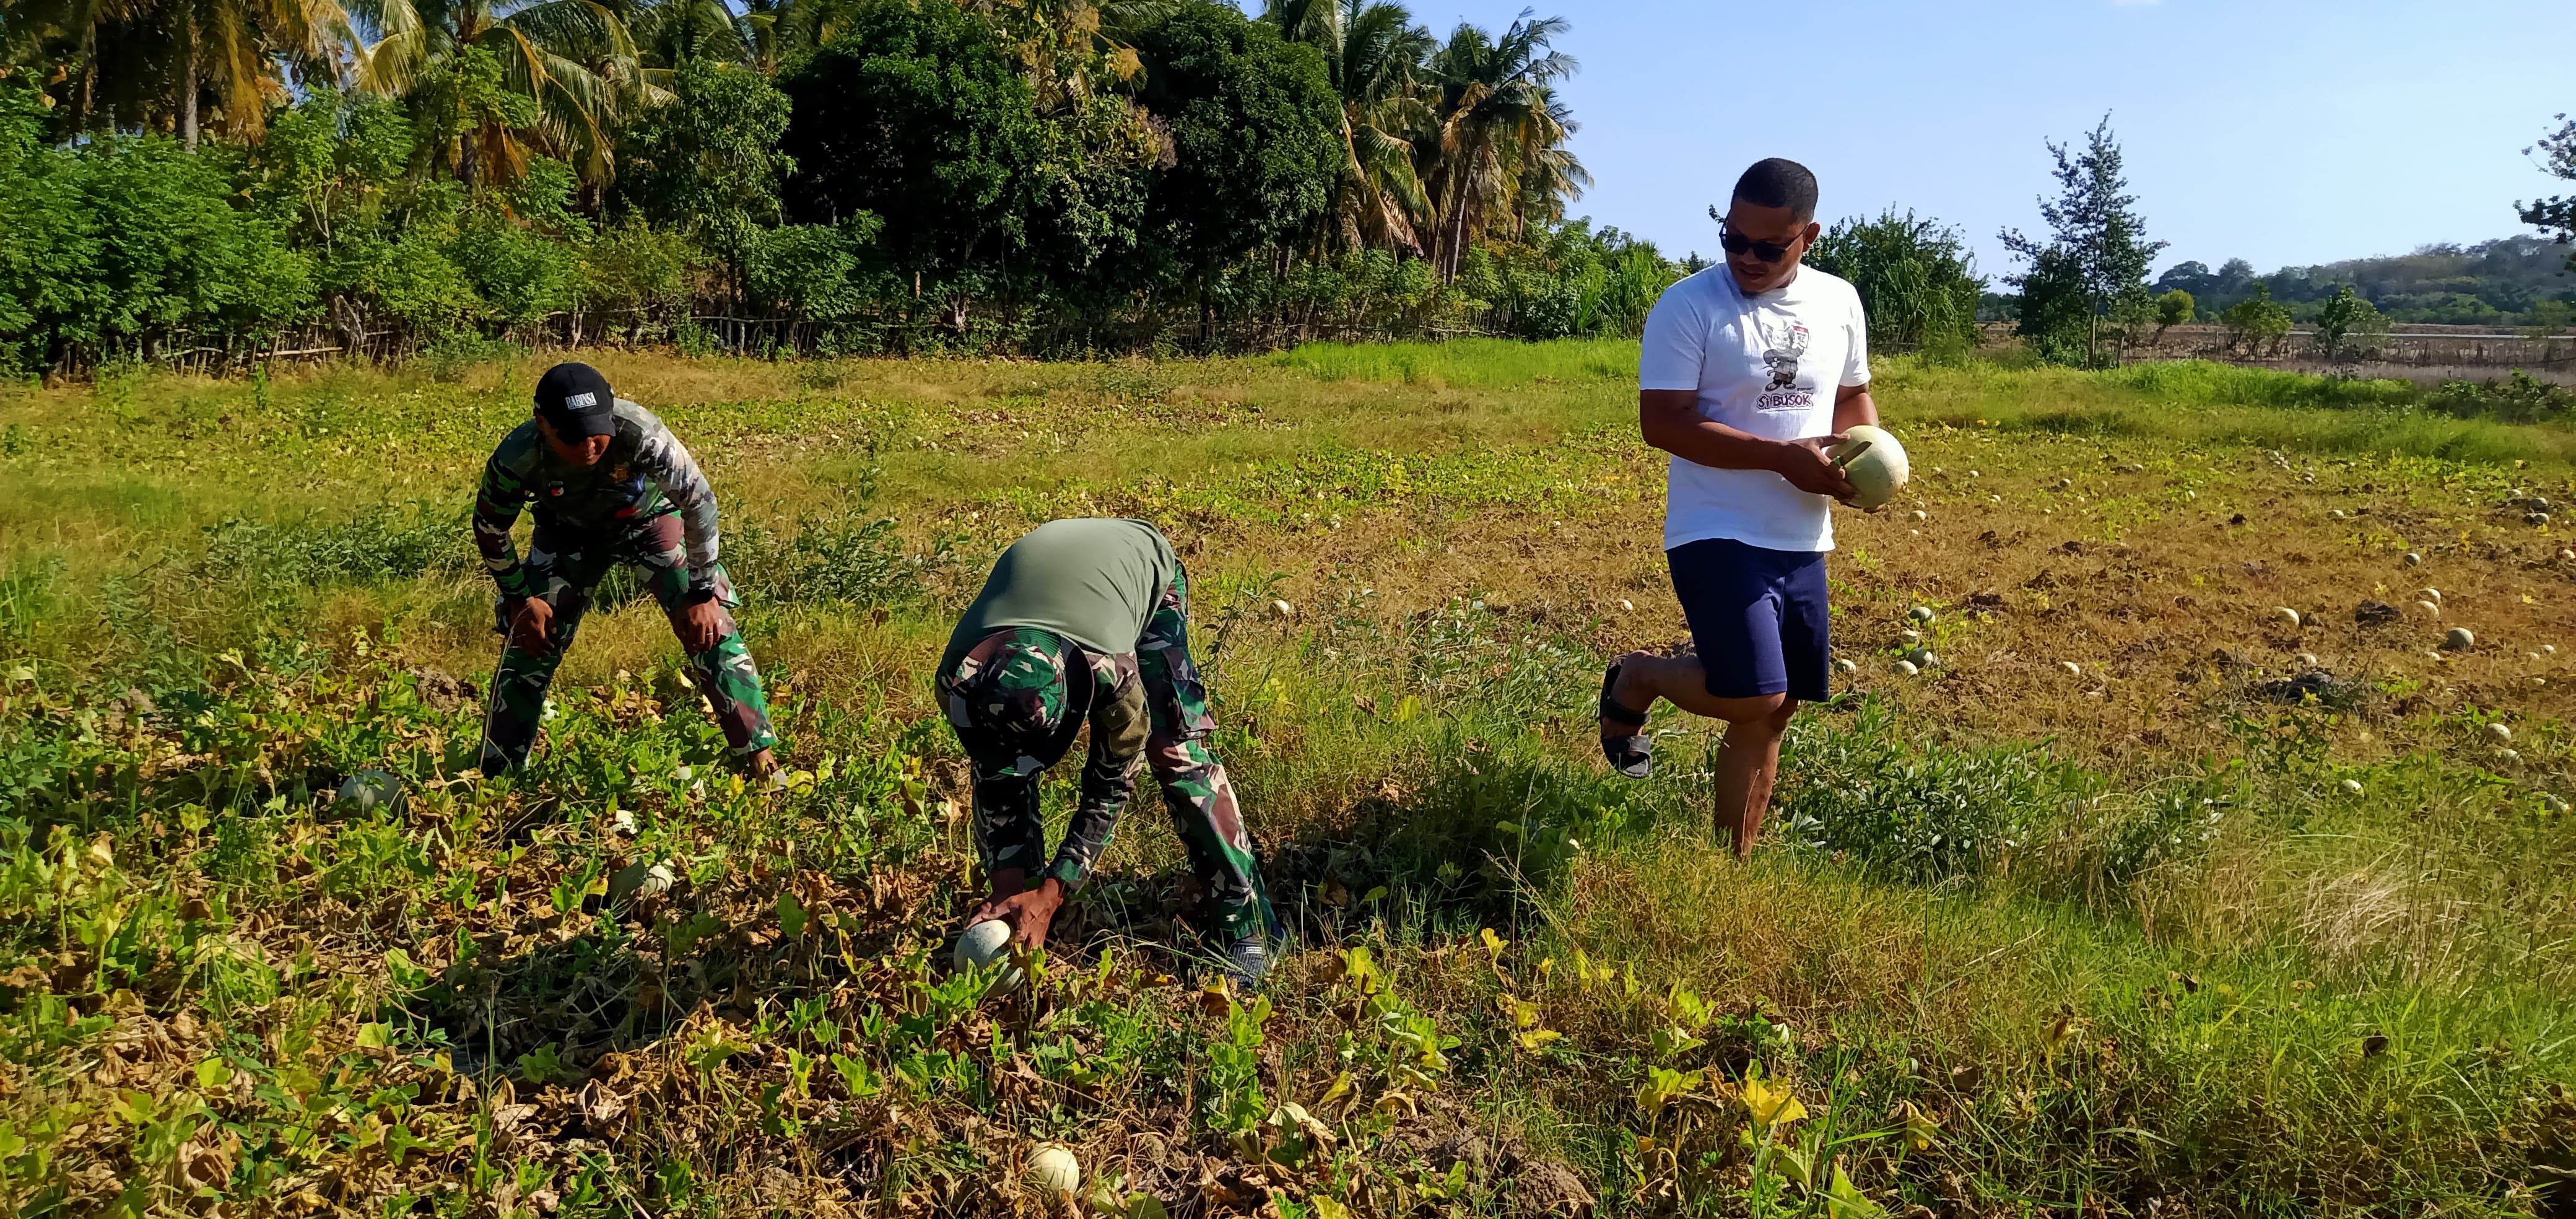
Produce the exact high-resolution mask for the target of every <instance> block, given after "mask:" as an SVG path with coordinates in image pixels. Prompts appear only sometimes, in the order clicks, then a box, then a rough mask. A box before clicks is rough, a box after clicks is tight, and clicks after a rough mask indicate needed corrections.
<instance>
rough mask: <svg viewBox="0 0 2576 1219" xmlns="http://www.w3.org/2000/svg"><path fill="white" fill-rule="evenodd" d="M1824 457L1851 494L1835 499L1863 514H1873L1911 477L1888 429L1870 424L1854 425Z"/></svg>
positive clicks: (1902, 447) (1885, 504)
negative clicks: (1849, 489)
mask: <svg viewBox="0 0 2576 1219" xmlns="http://www.w3.org/2000/svg"><path fill="white" fill-rule="evenodd" d="M1824 455H1825V457H1826V459H1827V460H1828V461H1830V462H1831V463H1832V464H1833V465H1834V467H1835V472H1836V473H1838V474H1841V475H1842V476H1843V481H1844V484H1845V485H1846V486H1849V487H1850V488H1851V489H1852V490H1851V494H1849V495H1837V496H1835V497H1834V498H1836V499H1839V500H1841V501H1843V502H1844V503H1846V504H1850V505H1851V506H1852V507H1855V508H1858V509H1860V510H1862V511H1864V512H1876V511H1878V510H1879V509H1881V508H1884V507H1886V506H1887V502H1888V501H1889V500H1892V499H1895V498H1896V493H1897V492H1898V491H1901V490H1904V489H1905V480H1906V479H1907V478H1908V477H1910V476H1911V475H1912V471H1911V469H1910V468H1909V467H1908V466H1907V464H1906V460H1905V446H1904V445H1902V444H1899V443H1897V440H1896V437H1895V436H1893V435H1891V434H1889V432H1888V431H1887V429H1885V428H1882V427H1877V426H1874V425H1871V424H1857V425H1854V426H1853V427H1851V428H1848V429H1845V430H1844V432H1843V433H1842V435H1840V436H1838V437H1835V438H1834V442H1833V444H1832V445H1830V446H1829V447H1827V448H1826V449H1825V450H1824Z"/></svg>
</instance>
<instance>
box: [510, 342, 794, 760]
mask: <svg viewBox="0 0 2576 1219" xmlns="http://www.w3.org/2000/svg"><path fill="white" fill-rule="evenodd" d="M531 502H533V504H534V509H533V511H534V513H535V515H536V531H535V533H534V534H532V535H531V536H530V537H529V539H528V557H527V561H526V562H524V563H523V562H521V561H520V560H519V556H518V553H517V551H516V550H515V548H513V547H512V546H511V544H510V528H511V526H512V525H514V524H516V523H517V522H518V519H519V510H520V508H521V507H522V506H525V505H528V504H530V503H531ZM474 544H475V546H476V547H477V548H479V549H480V550H481V551H482V552H483V564H484V566H485V567H487V568H489V569H490V570H491V572H492V581H493V583H495V584H497V585H499V586H500V598H499V600H498V602H497V603H496V605H495V608H494V618H495V621H496V626H497V629H498V630H499V631H500V632H501V634H502V635H503V636H504V637H505V638H506V640H507V642H506V643H505V644H504V645H503V647H502V650H501V667H500V669H499V671H498V672H496V673H494V674H493V677H492V702H491V707H490V709H489V710H488V711H487V712H486V714H485V716H484V721H483V750H482V768H483V772H484V773H485V774H500V773H501V772H503V771H505V770H509V769H512V768H514V767H517V766H520V765H522V764H524V763H525V762H526V761H527V760H528V750H529V748H530V747H531V746H533V745H535V743H536V739H537V729H538V725H539V723H540V722H541V721H542V720H543V718H544V716H545V706H546V687H547V686H548V685H550V684H551V683H552V682H553V681H554V675H555V666H556V665H558V664H561V663H562V661H563V653H564V649H565V648H566V647H569V646H571V644H572V640H573V635H574V633H575V632H577V631H579V630H580V629H581V617H582V613H583V611H585V610H587V609H588V608H589V607H590V599H591V591H592V590H593V589H594V588H596V587H597V586H598V584H599V581H600V579H601V578H602V577H604V576H606V575H607V574H608V569H609V568H610V566H611V565H613V564H617V563H626V564H630V565H632V566H634V567H635V568H636V569H637V570H638V571H639V572H640V573H641V574H642V575H643V577H644V582H645V586H646V587H647V588H649V589H651V590H652V593H653V598H654V600H656V601H659V602H660V603H661V605H662V611H663V612H664V613H665V614H668V615H669V616H670V619H671V630H672V632H673V633H674V634H677V635H678V636H679V637H680V645H681V647H682V648H683V649H684V650H686V651H687V652H688V654H689V672H690V675H691V676H692V677H693V678H695V679H696V681H697V685H698V689H699V690H700V691H701V692H703V693H704V694H705V695H706V696H707V702H708V703H709V704H711V705H712V706H713V707H714V708H715V718H716V723H717V724H718V725H720V726H722V727H723V729H724V734H725V740H726V742H727V743H728V744H729V745H731V746H732V752H733V754H734V756H735V757H737V758H740V759H742V760H743V762H744V764H745V765H746V766H747V767H748V769H750V770H751V772H752V773H753V774H767V773H769V772H770V771H771V770H774V769H776V763H775V762H774V761H773V760H772V759H771V757H770V752H769V751H770V747H771V746H773V745H775V744H777V743H778V737H777V736H776V734H774V733H772V732H771V731H770V728H769V705H768V700H767V699H766V698H765V697H763V695H762V694H761V689H760V673H759V671H758V670H757V669H754V668H753V667H752V663H751V652H750V650H749V649H747V648H745V647H744V646H743V642H742V632H741V630H740V629H739V628H737V627H736V626H735V625H734V622H733V616H732V615H731V614H729V613H727V612H726V611H727V610H728V609H730V608H731V607H732V606H733V605H735V604H736V598H735V596H734V591H733V581H731V580H730V579H727V578H726V576H725V569H724V564H722V563H720V562H718V561H717V538H716V497H715V492H714V491H713V490H712V489H710V488H709V487H708V486H707V479H706V475H704V474H701V473H699V471H698V463H697V462H696V461H695V460H693V459H692V458H691V457H690V456H689V451H688V449H686V448H684V447H682V446H681V444H680V442H679V439H678V438H677V437H674V436H673V435H671V430H670V429H669V428H667V427H664V426H663V425H662V421H661V420H660V419H658V418H656V417H655V416H654V415H653V413H652V412H651V411H648V410H645V409H644V408H643V407H641V406H638V405H636V404H634V403H632V402H628V401H626V400H625V399H622V398H619V397H617V396H615V395H614V394H613V393H611V392H610V390H609V387H608V380H607V378H605V377H603V376H601V375H600V374H599V372H598V370H596V369H594V368H592V367H591V366H589V365H587V364H558V365H555V366H554V367H553V368H552V369H549V370H547V372H546V375H545V376H544V378H543V379H541V380H539V381H538V383H537V407H536V417H535V418H534V419H531V420H529V421H528V422H526V423H523V424H520V425H519V426H518V427H517V428H516V429H513V430H512V431H511V433H510V434H509V435H508V436H506V437H504V438H502V441H501V447H500V448H498V449H496V450H494V451H493V453H492V460H491V461H490V462H489V463H487V464H486V465H485V466H484V467H483V489H482V493H481V494H479V495H477V496H476V497H475V500H474Z"/></svg>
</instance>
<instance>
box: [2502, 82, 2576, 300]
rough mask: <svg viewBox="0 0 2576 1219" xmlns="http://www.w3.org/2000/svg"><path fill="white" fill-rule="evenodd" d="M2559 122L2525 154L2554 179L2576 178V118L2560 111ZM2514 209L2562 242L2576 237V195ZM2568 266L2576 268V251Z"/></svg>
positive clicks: (2526, 222) (2525, 204) (2525, 221)
mask: <svg viewBox="0 0 2576 1219" xmlns="http://www.w3.org/2000/svg"><path fill="white" fill-rule="evenodd" d="M2555 121H2556V122H2557V124H2558V127H2557V129H2556V130H2553V131H2551V132H2549V133H2548V134H2546V135H2544V136H2542V137H2540V140H2539V142H2538V143H2535V144H2533V145H2532V146H2530V147H2528V148H2525V149H2523V150H2522V155H2524V156H2527V157H2531V158H2533V159H2535V160H2536V161H2538V162H2539V164H2540V168H2541V171H2542V172H2543V173H2546V174H2548V175H2549V176H2551V177H2553V178H2562V179H2566V180H2568V181H2576V120H2571V119H2569V118H2568V117H2567V116H2566V115H2564V114H2560V115H2558V116H2556V118H2555ZM2514 210H2515V211H2516V212H2517V213H2519V214H2520V215H2521V217H2522V222H2523V223H2524V224H2528V225H2533V226H2536V227H2538V228H2540V229H2543V230H2546V231H2547V232H2549V233H2550V234H2552V235H2553V236H2555V237H2556V238H2557V239H2558V240H2559V241H2562V242H2564V241H2570V240H2576V195H2559V196H2556V197H2554V198H2545V199H2535V200H2532V201H2531V202H2529V203H2516V204H2514ZM2567 265H2568V266H2569V267H2571V268H2576V254H2571V255H2569V256H2568V259H2567Z"/></svg>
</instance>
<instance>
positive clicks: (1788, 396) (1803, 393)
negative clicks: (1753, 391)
mask: <svg viewBox="0 0 2576 1219" xmlns="http://www.w3.org/2000/svg"><path fill="white" fill-rule="evenodd" d="M1754 325H1755V326H1756V327H1757V328H1758V329H1759V330H1760V331H1761V332H1762V340H1763V350H1762V362H1763V363H1764V364H1766V365H1768V366H1770V369H1771V383H1770V384H1769V385H1767V386H1764V387H1763V391H1762V396H1761V397H1760V398H1757V399H1755V400H1754V403H1753V406H1754V409H1756V410H1765V411H1778V410H1792V409H1795V408H1798V407H1802V406H1807V405H1810V404H1812V403H1813V402H1815V400H1816V395H1815V394H1814V392H1812V391H1810V390H1808V389H1805V388H1803V387H1801V386H1800V385H1799V384H1798V358H1799V357H1800V356H1803V355H1805V354H1807V337H1808V336H1807V324H1806V323H1804V322H1796V321H1793V322H1791V323H1789V331H1788V333H1787V334H1784V335H1782V336H1781V337H1779V338H1778V339H1776V340H1775V339H1773V338H1772V337H1771V335H1770V328H1769V327H1767V326H1763V325H1762V323H1761V319H1760V318H1759V317H1756V318H1755V319H1754Z"/></svg>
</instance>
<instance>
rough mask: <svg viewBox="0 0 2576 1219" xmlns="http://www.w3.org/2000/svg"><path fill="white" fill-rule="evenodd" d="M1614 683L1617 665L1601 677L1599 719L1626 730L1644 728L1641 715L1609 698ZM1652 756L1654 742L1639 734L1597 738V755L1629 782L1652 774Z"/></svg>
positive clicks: (1615, 681) (1617, 671) (1617, 669)
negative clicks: (1620, 725) (1626, 727)
mask: <svg viewBox="0 0 2576 1219" xmlns="http://www.w3.org/2000/svg"><path fill="white" fill-rule="evenodd" d="M1618 681H1619V666H1617V665H1615V664H1614V665H1612V666H1610V671H1609V672H1607V673H1604V674H1602V675H1601V718H1602V719H1605V720H1608V721H1610V722H1611V723H1613V724H1625V725H1627V726H1628V727H1630V728H1644V727H1645V726H1646V713H1645V712H1643V711H1631V710H1629V709H1627V708H1626V707H1622V706H1620V705H1619V704H1618V703H1617V702H1616V701H1614V700H1612V699H1611V697H1610V689H1611V687H1612V686H1614V685H1616V684H1617V683H1618ZM1654 753H1655V745H1654V740H1653V739H1652V738H1650V737H1648V736H1647V735H1646V734H1645V733H1643V732H1639V733H1635V734H1632V735H1629V736H1611V735H1609V734H1608V733H1603V734H1602V736H1601V756H1603V757H1605V758H1608V759H1609V760H1610V769H1612V770H1615V771H1618V772H1619V773H1620V774H1623V775H1626V776H1628V777H1629V778H1631V779H1642V778H1645V777H1646V776H1647V775H1648V774H1651V773H1653V771H1654V769H1655V757H1654Z"/></svg>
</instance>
